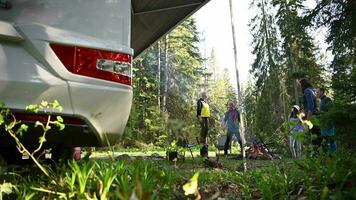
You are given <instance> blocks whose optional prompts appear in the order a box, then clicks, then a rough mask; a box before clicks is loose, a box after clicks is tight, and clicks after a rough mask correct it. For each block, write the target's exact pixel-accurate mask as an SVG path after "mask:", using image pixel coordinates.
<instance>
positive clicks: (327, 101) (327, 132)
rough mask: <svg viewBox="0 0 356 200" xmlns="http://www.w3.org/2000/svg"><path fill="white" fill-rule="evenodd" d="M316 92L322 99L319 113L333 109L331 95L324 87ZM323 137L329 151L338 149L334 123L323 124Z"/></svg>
mask: <svg viewBox="0 0 356 200" xmlns="http://www.w3.org/2000/svg"><path fill="white" fill-rule="evenodd" d="M315 93H316V96H317V97H318V98H319V99H320V105H319V114H320V115H323V114H324V113H326V112H328V111H329V110H330V109H331V107H332V104H333V102H332V100H331V98H330V97H328V96H326V95H325V89H324V88H317V89H316V91H315ZM321 137H322V138H323V139H324V140H325V142H326V146H327V148H328V149H329V151H331V152H334V151H336V141H335V139H334V138H335V127H334V126H333V125H332V123H327V124H325V123H324V124H321Z"/></svg>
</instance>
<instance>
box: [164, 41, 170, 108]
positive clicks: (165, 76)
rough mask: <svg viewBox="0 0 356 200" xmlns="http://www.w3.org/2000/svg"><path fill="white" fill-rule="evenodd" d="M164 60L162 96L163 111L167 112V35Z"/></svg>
mask: <svg viewBox="0 0 356 200" xmlns="http://www.w3.org/2000/svg"><path fill="white" fill-rule="evenodd" d="M164 43H165V55H164V56H165V60H164V94H163V111H164V112H167V97H168V61H169V60H168V35H166V37H165V41H164Z"/></svg>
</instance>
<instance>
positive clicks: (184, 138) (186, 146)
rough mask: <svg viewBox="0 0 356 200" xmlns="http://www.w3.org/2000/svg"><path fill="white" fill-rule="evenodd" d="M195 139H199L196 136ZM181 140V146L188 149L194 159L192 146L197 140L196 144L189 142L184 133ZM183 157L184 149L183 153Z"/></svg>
mask: <svg viewBox="0 0 356 200" xmlns="http://www.w3.org/2000/svg"><path fill="white" fill-rule="evenodd" d="M196 139H197V141H199V140H198V138H196ZM183 141H184V145H183V147H184V148H187V149H189V152H190V155H192V159H193V160H194V155H193V151H192V148H193V147H195V146H196V145H197V144H199V142H198V143H197V144H191V143H189V141H188V139H187V137H185V136H184V135H183ZM183 158H185V151H184V154H183Z"/></svg>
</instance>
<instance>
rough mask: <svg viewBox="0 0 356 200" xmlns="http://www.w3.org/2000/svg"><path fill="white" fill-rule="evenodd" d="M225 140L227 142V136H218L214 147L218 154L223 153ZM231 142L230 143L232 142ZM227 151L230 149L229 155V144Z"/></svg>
mask: <svg viewBox="0 0 356 200" xmlns="http://www.w3.org/2000/svg"><path fill="white" fill-rule="evenodd" d="M226 140H227V135H220V136H219V137H218V139H217V143H216V145H215V147H216V148H217V149H218V153H219V154H220V151H224V149H225V142H226ZM232 140H233V139H232ZM232 140H231V142H232ZM229 149H230V154H231V143H230V144H229Z"/></svg>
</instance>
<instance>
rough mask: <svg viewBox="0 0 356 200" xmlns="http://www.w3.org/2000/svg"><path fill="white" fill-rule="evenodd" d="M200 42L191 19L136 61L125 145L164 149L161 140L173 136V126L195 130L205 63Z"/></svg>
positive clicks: (193, 21)
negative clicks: (152, 145) (151, 145)
mask: <svg viewBox="0 0 356 200" xmlns="http://www.w3.org/2000/svg"><path fill="white" fill-rule="evenodd" d="M198 42H199V38H198V32H197V28H196V25H195V20H194V19H193V18H189V19H187V20H186V21H185V22H183V23H182V24H181V25H180V26H178V27H177V28H176V29H175V30H173V31H172V32H171V33H170V34H169V35H168V36H167V37H166V38H163V39H161V40H160V41H159V43H158V45H154V46H152V47H151V48H149V49H148V50H146V51H145V52H144V53H143V54H142V55H141V56H140V57H139V58H136V59H135V62H134V70H133V71H134V73H133V76H134V77H133V88H134V96H133V106H132V110H131V114H130V119H129V122H128V126H127V128H126V130H125V133H124V141H129V140H136V141H141V142H145V143H157V142H158V143H159V144H160V145H162V141H161V139H162V138H161V139H158V138H159V137H160V136H161V135H165V136H167V137H168V136H171V133H172V132H174V130H172V129H171V128H172V126H170V123H171V122H175V121H179V123H182V124H184V126H182V128H184V129H187V128H188V127H192V126H195V122H196V121H195V120H193V119H194V111H195V102H194V101H195V99H196V98H197V95H196V88H197V84H196V83H197V82H198V80H199V79H200V78H201V74H200V71H201V63H202V58H201V56H200V53H199V49H198V47H197V44H198ZM159 52H160V54H159ZM158 63H161V64H160V68H158ZM158 70H159V71H158ZM158 75H160V77H158ZM159 102H160V103H159ZM179 134H182V133H179Z"/></svg>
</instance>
